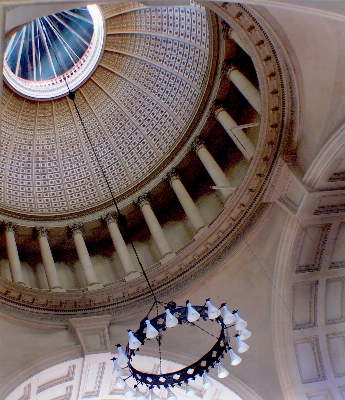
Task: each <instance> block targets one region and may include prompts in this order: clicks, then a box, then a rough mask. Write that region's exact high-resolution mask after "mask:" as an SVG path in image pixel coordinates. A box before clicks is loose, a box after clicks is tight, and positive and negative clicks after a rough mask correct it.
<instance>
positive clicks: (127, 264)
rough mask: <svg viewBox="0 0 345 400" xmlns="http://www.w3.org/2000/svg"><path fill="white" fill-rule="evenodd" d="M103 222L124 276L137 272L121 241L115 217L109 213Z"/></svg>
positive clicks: (123, 242)
mask: <svg viewBox="0 0 345 400" xmlns="http://www.w3.org/2000/svg"><path fill="white" fill-rule="evenodd" d="M104 221H105V222H106V224H107V226H108V229H109V232H110V236H111V239H112V241H113V244H114V247H115V250H116V252H117V254H118V256H119V258H120V261H121V265H122V268H123V270H124V272H125V274H126V275H129V274H131V273H133V272H137V270H136V268H135V267H134V265H133V263H132V260H131V257H130V255H129V251H128V248H127V246H126V243H125V241H124V240H123V237H122V235H121V232H120V229H119V227H118V225H117V218H116V215H114V214H112V213H109V214H107V215H106V216H105V217H104Z"/></svg>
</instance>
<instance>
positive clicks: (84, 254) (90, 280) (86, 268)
mask: <svg viewBox="0 0 345 400" xmlns="http://www.w3.org/2000/svg"><path fill="white" fill-rule="evenodd" d="M69 229H70V231H71V234H72V236H73V239H74V243H75V248H76V250H77V253H78V257H79V261H80V263H81V267H82V269H83V273H84V276H85V280H86V283H87V285H88V286H91V285H95V284H97V283H99V282H98V280H97V277H96V273H95V270H94V268H93V265H92V262H91V258H90V255H89V252H88V251H87V248H86V245H85V242H84V238H83V234H82V224H74V225H70V226H69Z"/></svg>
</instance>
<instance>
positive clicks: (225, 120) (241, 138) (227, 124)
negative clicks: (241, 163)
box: [215, 108, 255, 160]
mask: <svg viewBox="0 0 345 400" xmlns="http://www.w3.org/2000/svg"><path fill="white" fill-rule="evenodd" d="M215 116H216V118H217V120H218V121H219V122H220V123H221V124H222V126H223V128H224V129H225V131H226V132H227V133H228V135H229V136H230V137H231V139H232V140H233V141H234V143H235V144H236V146H237V147H238V149H239V150H240V151H241V152H242V154H243V156H244V157H245V158H246V159H247V160H250V159H251V158H252V157H253V155H254V152H255V147H254V145H253V143H252V142H251V141H250V139H249V138H248V137H247V135H246V134H245V133H244V132H243V131H242V129H232V128H236V127H238V125H237V124H236V122H235V121H234V120H233V119H232V118H231V116H230V115H229V113H228V112H227V111H226V110H224V109H223V108H222V109H220V110H219V111H216V113H215Z"/></svg>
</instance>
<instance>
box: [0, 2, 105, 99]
mask: <svg viewBox="0 0 345 400" xmlns="http://www.w3.org/2000/svg"><path fill="white" fill-rule="evenodd" d="M103 37H104V27H103V18H102V15H101V12H100V10H99V8H98V7H97V6H96V5H91V6H87V7H82V8H76V9H73V10H70V11H63V12H60V13H56V14H51V15H48V16H45V17H40V18H36V19H35V20H34V21H31V22H30V23H29V24H27V25H25V26H24V27H22V28H21V29H19V30H17V31H16V32H15V33H14V34H13V35H12V36H11V37H9V38H8V39H7V41H6V43H5V63H4V76H5V79H6V80H7V82H8V83H9V84H10V85H11V86H12V87H13V88H14V89H15V90H16V91H18V92H20V93H21V94H24V95H26V96H29V97H32V98H39V99H51V98H53V97H58V96H62V95H64V94H66V93H67V92H68V90H69V89H70V90H73V89H75V88H76V87H78V86H79V85H80V84H81V83H83V81H84V80H85V79H86V78H87V77H88V76H89V75H90V73H91V72H92V71H93V69H94V67H95V66H96V64H97V61H98V59H99V56H100V54H101V52H102V46H103ZM67 85H68V86H67Z"/></svg>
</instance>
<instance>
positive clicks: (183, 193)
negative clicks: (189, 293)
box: [5, 138, 232, 291]
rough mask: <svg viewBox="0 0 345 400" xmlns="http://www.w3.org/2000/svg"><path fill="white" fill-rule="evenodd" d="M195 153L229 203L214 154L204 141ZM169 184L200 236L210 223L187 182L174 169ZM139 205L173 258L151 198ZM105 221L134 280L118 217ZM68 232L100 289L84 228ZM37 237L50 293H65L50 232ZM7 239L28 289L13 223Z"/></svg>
mask: <svg viewBox="0 0 345 400" xmlns="http://www.w3.org/2000/svg"><path fill="white" fill-rule="evenodd" d="M191 150H192V151H194V152H195V154H196V155H197V156H198V158H199V159H200V161H201V163H202V164H203V166H204V167H205V169H206V171H207V172H208V174H209V175H210V177H211V179H212V180H213V182H214V183H215V185H216V186H217V187H218V190H219V192H220V193H221V194H222V196H223V198H224V200H226V199H227V197H229V195H230V194H231V193H232V192H231V191H229V188H230V187H231V185H230V181H229V179H228V178H227V176H226V175H225V173H224V172H223V171H222V169H221V168H220V166H219V165H218V164H217V162H216V160H215V159H214V158H213V157H212V155H211V153H210V152H209V151H208V150H207V148H206V145H205V143H204V142H203V141H202V140H201V139H199V138H197V139H195V140H194V142H193V144H192V146H191ZM165 181H166V182H168V183H169V184H170V185H171V187H172V189H173V191H174V193H175V195H176V197H177V199H178V200H179V202H180V204H181V206H182V208H183V210H184V212H185V215H186V217H187V218H188V220H189V221H190V222H191V224H192V226H193V228H194V230H195V233H196V234H197V233H198V232H199V231H200V230H201V229H203V228H204V227H205V226H206V222H205V220H204V218H203V216H202V215H201V213H200V211H199V210H198V208H197V206H196V205H195V203H194V201H193V199H192V198H191V196H190V195H189V193H188V191H187V189H186V188H185V186H184V184H183V182H182V181H181V178H180V176H179V174H178V171H177V170H176V169H175V168H173V169H172V170H171V171H170V172H169V173H168V174H167V175H166V176H165ZM135 203H136V205H137V206H138V207H139V208H140V210H141V213H142V215H143V218H144V219H145V222H146V224H147V226H148V229H149V231H150V233H151V236H152V238H153V240H154V242H155V244H156V246H157V248H158V250H159V253H160V255H161V258H162V259H163V258H164V257H166V256H167V255H172V256H173V255H174V252H173V249H172V248H171V246H170V244H169V241H168V239H167V238H166V235H165V233H164V230H163V228H162V227H161V225H160V223H159V221H158V219H157V217H156V215H155V214H154V212H153V210H152V207H151V201H150V197H149V195H148V194H144V195H141V196H139V197H138V199H137V200H136V202H135ZM102 218H103V221H104V222H105V224H106V226H107V228H108V230H109V234H110V237H111V239H112V242H113V245H114V247H115V250H116V253H117V255H118V257H119V259H120V262H121V266H122V269H123V273H124V275H125V276H126V277H128V276H131V274H134V275H133V276H137V275H138V268H136V267H135V265H134V263H133V260H132V259H131V256H130V253H129V251H128V247H127V245H126V243H125V240H124V238H123V236H122V233H121V230H120V228H119V226H118V221H117V215H116V213H108V214H106V215H104V216H103V217H102ZM68 232H69V234H70V235H71V236H72V237H73V240H74V245H75V249H76V252H77V255H78V259H79V262H80V265H81V269H82V271H83V275H84V277H85V281H86V284H87V286H88V287H90V288H92V287H95V286H96V287H98V286H99V285H100V282H99V280H98V278H97V275H96V272H95V269H94V266H93V265H92V260H91V257H90V254H89V252H88V249H87V246H86V243H85V240H84V237H83V224H81V223H78V224H72V225H69V226H68ZM34 233H35V235H34V236H35V237H36V238H37V240H38V242H39V247H40V252H41V257H42V262H43V266H44V270H45V274H46V277H47V282H48V286H49V289H51V290H53V291H60V290H63V289H62V287H61V283H60V280H59V276H58V274H57V270H56V266H55V262H54V259H53V255H52V252H51V249H50V245H49V241H48V236H49V231H48V229H47V228H45V227H36V228H35V232H34ZM5 237H6V247H7V254H8V259H9V264H10V271H11V276H12V281H13V282H15V283H17V284H20V285H25V283H24V279H23V273H22V267H21V262H20V259H19V255H18V249H17V244H16V239H15V229H14V225H13V224H12V223H11V222H7V223H5Z"/></svg>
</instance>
